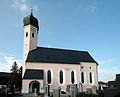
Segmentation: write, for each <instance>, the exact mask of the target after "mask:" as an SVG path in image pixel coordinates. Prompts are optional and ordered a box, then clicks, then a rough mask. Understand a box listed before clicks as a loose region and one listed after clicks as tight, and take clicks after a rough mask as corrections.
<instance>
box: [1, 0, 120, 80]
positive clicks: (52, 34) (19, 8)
mask: <svg viewBox="0 0 120 97" xmlns="http://www.w3.org/2000/svg"><path fill="white" fill-rule="evenodd" d="M119 5H120V0H0V66H1V68H0V71H1V72H6V71H8V72H9V70H10V67H11V65H12V64H13V62H14V61H17V63H18V65H19V66H20V65H21V64H22V56H23V18H24V17H25V16H27V15H29V14H30V7H31V6H32V8H33V14H34V16H35V17H37V18H38V20H39V27H40V30H39V34H38V46H43V47H48V46H49V45H50V47H53V48H65V49H74V50H84V51H88V52H89V53H90V54H91V55H92V56H93V58H94V59H95V60H96V61H97V62H98V63H99V66H98V71H99V80H102V81H108V80H113V79H115V74H116V73H120V52H119V51H120V45H119V43H120V38H119V37H120V6H119Z"/></svg>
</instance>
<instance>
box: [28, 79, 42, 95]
mask: <svg viewBox="0 0 120 97" xmlns="http://www.w3.org/2000/svg"><path fill="white" fill-rule="evenodd" d="M29 92H30V93H35V92H40V82H38V81H32V82H30V84H29Z"/></svg>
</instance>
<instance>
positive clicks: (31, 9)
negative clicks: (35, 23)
mask: <svg viewBox="0 0 120 97" xmlns="http://www.w3.org/2000/svg"><path fill="white" fill-rule="evenodd" d="M30 11H31V15H33V8H32V7H30Z"/></svg>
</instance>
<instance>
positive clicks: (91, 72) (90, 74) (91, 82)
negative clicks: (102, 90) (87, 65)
mask: <svg viewBox="0 0 120 97" xmlns="http://www.w3.org/2000/svg"><path fill="white" fill-rule="evenodd" d="M89 76H90V83H92V72H90V74H89Z"/></svg>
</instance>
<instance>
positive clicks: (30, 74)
mask: <svg viewBox="0 0 120 97" xmlns="http://www.w3.org/2000/svg"><path fill="white" fill-rule="evenodd" d="M23 79H43V70H41V69H38V70H37V69H26V71H25V74H24V77H23Z"/></svg>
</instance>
